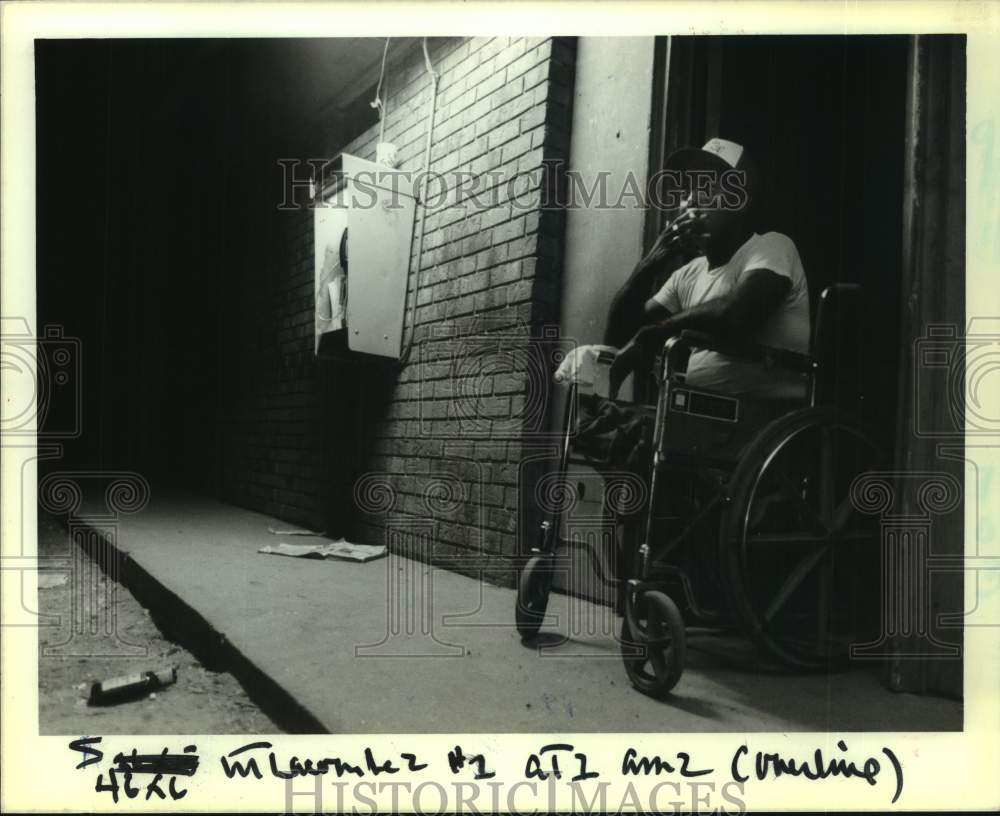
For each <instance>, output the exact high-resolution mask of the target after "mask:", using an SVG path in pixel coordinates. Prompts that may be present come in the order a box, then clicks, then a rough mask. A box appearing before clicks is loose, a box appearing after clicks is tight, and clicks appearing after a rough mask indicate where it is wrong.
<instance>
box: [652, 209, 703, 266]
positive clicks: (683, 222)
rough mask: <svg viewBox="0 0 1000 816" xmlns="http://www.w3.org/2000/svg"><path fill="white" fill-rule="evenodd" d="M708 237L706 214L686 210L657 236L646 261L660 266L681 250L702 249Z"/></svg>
mask: <svg viewBox="0 0 1000 816" xmlns="http://www.w3.org/2000/svg"><path fill="white" fill-rule="evenodd" d="M708 237H709V234H708V233H707V232H705V216H704V214H703V213H701V212H700V211H698V210H695V209H684V210H682V211H681V213H680V215H678V216H677V217H676V218H675V219H674V220H673V221H671V222H669V223H668V224H667V225H666V226H664V228H663V232H661V233H660V234H659V235H658V236H656V241H655V242H654V243H653V246H652V247H651V248H650V250H649V252H648V253H647V254H646V258H645V260H646V261H647V262H648V263H650V264H660V263H662V262H663V261H665V260H666V259H667V258H668V257H669V256H670V254H671V253H674V252H677V251H678V250H680V249H696V248H698V247H700V246H701V245H702V244H703V243H704V241H705V240H706V239H707V238H708Z"/></svg>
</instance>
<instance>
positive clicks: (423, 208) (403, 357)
mask: <svg viewBox="0 0 1000 816" xmlns="http://www.w3.org/2000/svg"><path fill="white" fill-rule="evenodd" d="M423 46H424V64H425V65H426V66H427V73H428V74H429V75H430V78H431V98H430V111H429V113H428V116H427V141H426V142H425V144H424V169H423V173H422V174H421V177H420V198H419V200H418V201H417V206H418V207H419V208H420V209H419V214H418V216H417V218H418V221H417V266H416V270H415V271H414V274H413V297H412V298H411V299H410V310H409V312H410V319H409V324H410V333H409V335H408V336H407V338H406V343H405V344H404V346H403V350H402V353H401V354H400V356H399V366H400V368H402V367H403V366H405V365H406V364H407V363H408V362H409V360H410V354H411V353H412V351H413V338H414V336H415V335H416V329H417V327H416V322H415V321H416V317H417V292H418V290H419V288H420V263H421V261H422V260H423V259H422V257H421V256H422V255H423V253H424V219H425V217H426V215H427V204H426V202H427V179H428V176H429V175H430V167H431V141H432V138H433V136H434V112H435V109H436V108H437V93H438V80H439V79H440V78H441V77H440V75H439V74H438V73H437V71H435V70H434V66H433V65H432V64H431V56H430V54H428V53H427V38H426V37H424V39H423ZM403 328H404V330H405V328H406V323H405V322H404V323H403Z"/></svg>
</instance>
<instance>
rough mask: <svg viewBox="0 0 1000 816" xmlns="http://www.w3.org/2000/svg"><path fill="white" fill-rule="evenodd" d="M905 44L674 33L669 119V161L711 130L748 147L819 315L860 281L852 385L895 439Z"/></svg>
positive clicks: (865, 410) (882, 39)
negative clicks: (823, 301)
mask: <svg viewBox="0 0 1000 816" xmlns="http://www.w3.org/2000/svg"><path fill="white" fill-rule="evenodd" d="M907 48H908V39H907V38H906V37H894V36H866V37H827V36H822V37H771V36H747V37H675V38H672V40H671V42H670V43H669V48H668V49H667V50H668V51H669V58H668V59H665V60H664V63H665V64H666V65H667V66H668V74H667V82H666V83H664V86H665V87H666V91H667V92H666V111H665V116H664V117H663V118H662V119H661V121H662V122H663V135H662V142H663V146H664V150H663V153H661V154H660V156H661V160H662V155H665V154H667V153H669V152H670V151H671V150H673V149H675V148H677V147H681V146H686V145H690V144H698V145H700V144H703V143H704V142H705V141H706V140H707V139H708V138H711V137H712V136H721V137H723V138H726V139H731V140H732V141H736V142H739V143H741V144H743V145H745V146H746V147H747V149H748V150H749V151H751V153H752V155H753V156H754V157H755V159H756V161H757V163H758V164H759V166H760V170H761V173H762V177H763V179H764V185H765V187H766V188H767V189H766V191H765V192H766V200H765V204H764V207H763V209H762V219H761V221H760V224H759V227H758V229H759V230H776V231H778V232H783V233H785V234H787V235H789V236H790V237H791V238H792V239H793V240H794V241H795V243H796V245H797V246H798V249H799V253H800V255H801V257H802V262H803V265H804V267H805V270H806V276H807V277H808V279H809V289H810V296H811V300H812V306H813V310H814V313H815V307H816V300H817V298H818V296H819V293H820V292H821V291H822V290H823V288H824V287H826V286H828V285H829V284H831V283H834V282H853V283H860V284H861V285H862V286H863V287H864V299H865V306H864V314H863V317H862V319H861V320H859V325H858V326H856V327H853V326H852V327H842V328H843V329H844V330H849V331H851V332H854V331H857V332H858V335H857V343H856V345H855V348H856V349H857V352H856V357H857V359H856V360H853V361H850V362H851V363H852V369H853V368H856V369H857V371H856V375H857V377H859V378H860V383H861V385H860V388H858V387H857V386H855V385H854V384H853V383H852V384H851V390H852V391H859V392H860V393H859V394H858V396H859V397H860V404H859V405H858V410H860V412H861V413H862V414H863V415H865V416H866V417H867V418H869V419H871V420H872V421H874V422H876V423H877V424H878V425H879V426H880V427H881V428H882V429H883V430H884V431H885V432H886V434H887V437H888V438H892V436H893V431H894V427H893V426H894V424H895V416H896V410H895V409H896V384H897V376H896V370H897V367H898V364H899V320H900V306H899V302H900V276H901V251H902V214H903V164H904V135H905V107H906V59H907ZM656 152H657V151H654V155H655V153H656ZM846 373H847V372H845V375H846ZM851 373H852V374H853V373H855V372H854V371H852V372H851ZM843 379H844V381H845V382H847V381H850V380H853V379H854V377H853V376H850V377H849V376H844V377H843Z"/></svg>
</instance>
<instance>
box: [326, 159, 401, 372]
mask: <svg viewBox="0 0 1000 816" xmlns="http://www.w3.org/2000/svg"><path fill="white" fill-rule="evenodd" d="M316 185H317V190H316V193H317V195H316V201H315V205H314V209H313V226H314V235H315V288H314V291H315V295H316V301H315V308H316V318H315V325H316V351H317V353H319V351H320V341H321V339H322V338H323V336H324V335H326V334H331V333H336V332H342V333H343V335H342V337H343V338H344V339H346V347H347V349H349V350H350V351H352V352H360V353H363V354H374V355H378V356H380V357H391V358H393V359H397V360H398V359H399V356H400V352H401V345H402V339H403V312H404V310H405V308H406V284H407V278H408V275H409V269H410V247H411V244H412V240H413V215H414V211H415V206H416V200H415V197H414V190H413V183H412V180H411V179H410V178H409V176H408V174H405V173H401V172H400V171H398V170H394V169H393V168H391V167H385V166H383V165H379V164H376V163H375V162H370V161H365V160H364V159H359V158H358V157H356V156H349V155H347V154H342V155H340V156H338V157H337V158H336V159H334V160H333V161H331V162H330V163H329V164H327V165H326V167H325V168H324V172H323V176H322V178H320V179H317V180H316ZM338 345H339V346H340V347H341V348H343V347H344V345H345V344H344V343H343V342H341V343H339V344H338Z"/></svg>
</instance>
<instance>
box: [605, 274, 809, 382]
mask: <svg viewBox="0 0 1000 816" xmlns="http://www.w3.org/2000/svg"><path fill="white" fill-rule="evenodd" d="M790 286H791V281H789V280H788V278H786V277H784V276H783V275H779V274H777V273H776V272H772V271H771V270H770V269H754V270H751V271H750V272H749V273H747V275H746V277H745V278H744V279H743V281H742V282H741V283H740V285H739V286H737V287H736V288H735V289H734V290H733V291H732V292H730V293H729V294H728V295H724V296H723V297H719V298H715V299H713V300H709V301H705V302H704V303H700V304H698V305H697V306H693V307H692V308H690V309H685V310H684V311H682V312H678V313H677V314H673V315H671V314H668V315H667V316H666V317H664V318H662V319H659V320H657V321H656V322H654V323H651V324H650V325H647V326H643V327H642V328H641V329H639V331H638V332H637V333H636V335H635V337H633V338H632V340H631V341H629V343H628V344H627V345H626V346H625V347H624V348H622V350H621V351H620V352H618V355H617V356H616V357H615V361H614V363H613V365H612V367H611V391H612V394H617V392H618V387H619V386H620V385H621V382H622V380H624V379H625V377H626V376H628V374H629V373H631V372H632V371H633V370H634V369H635V367H636V365H637V364H638V362H639V360H640V359H641V358H642V357H643V356H644V355H649V354H652V353H653V352H655V350H656V349H657V348H658V347H660V346H662V345H663V344H664V343H665V342H666V341H667V338H669V337H672V336H674V335H676V334H680V333H681V332H682V331H684V330H685V329H693V330H695V331H703V332H707V333H710V334H716V335H720V336H722V337H725V338H728V339H730V340H740V339H742V338H745V337H746V336H747V335H748V334H750V333H751V332H752V331H753V330H754V329H756V328H757V327H758V326H759V325H760V324H761V323H763V322H764V320H766V319H767V317H768V315H770V314H771V313H772V312H773V311H774V309H776V308H777V307H778V305H779V304H780V303H781V301H782V299H783V298H784V297H785V296H786V295H787V294H788V290H789V288H790ZM653 303H654V304H655V301H653ZM655 305H656V306H658V305H659V304H655ZM660 308H661V309H662V307H660ZM655 311H656V310H655V307H653V308H651V307H650V306H649V305H648V304H647V313H654V314H655ZM663 312H666V310H665V309H663Z"/></svg>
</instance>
